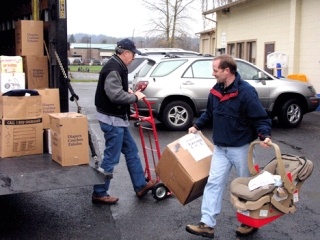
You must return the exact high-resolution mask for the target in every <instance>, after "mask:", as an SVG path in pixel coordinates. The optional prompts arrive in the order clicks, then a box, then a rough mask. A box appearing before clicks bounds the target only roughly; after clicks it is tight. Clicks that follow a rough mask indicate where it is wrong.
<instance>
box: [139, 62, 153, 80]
mask: <svg viewBox="0 0 320 240" xmlns="http://www.w3.org/2000/svg"><path fill="white" fill-rule="evenodd" d="M154 64H155V62H154V61H148V62H147V63H146V64H144V65H143V67H142V68H141V69H140V71H139V72H138V73H137V77H145V76H146V75H147V74H148V72H149V71H150V69H151V68H152V67H153V66H154Z"/></svg>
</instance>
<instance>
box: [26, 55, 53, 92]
mask: <svg viewBox="0 0 320 240" xmlns="http://www.w3.org/2000/svg"><path fill="white" fill-rule="evenodd" d="M23 71H24V72H25V74H26V88H27V89H35V88H48V87H49V72H48V58H47V57H46V56H31V55H29V56H24V57H23Z"/></svg>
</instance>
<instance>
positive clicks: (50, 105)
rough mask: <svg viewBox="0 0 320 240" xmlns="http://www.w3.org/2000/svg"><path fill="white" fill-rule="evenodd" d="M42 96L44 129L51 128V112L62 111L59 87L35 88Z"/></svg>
mask: <svg viewBox="0 0 320 240" xmlns="http://www.w3.org/2000/svg"><path fill="white" fill-rule="evenodd" d="M35 90H37V91H38V93H39V94H40V95H41V96H42V113H43V116H42V119H43V120H42V122H43V129H49V128H50V119H49V114H50V113H59V112H60V98H59V89H58V88H45V89H35Z"/></svg>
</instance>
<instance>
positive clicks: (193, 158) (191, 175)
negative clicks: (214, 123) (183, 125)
mask: <svg viewBox="0 0 320 240" xmlns="http://www.w3.org/2000/svg"><path fill="white" fill-rule="evenodd" d="M212 151H213V144H212V143H211V142H210V141H209V140H208V139H207V138H206V137H204V136H203V135H202V133H201V132H198V133H197V134H192V133H191V134H187V135H185V136H183V137H182V138H180V139H178V140H176V141H174V142H172V143H170V144H168V145H167V147H166V148H165V150H164V151H163V153H162V155H161V158H160V160H159V163H158V165H157V167H156V173H157V175H158V176H159V177H160V179H161V180H162V182H163V183H164V184H165V185H166V187H168V188H169V190H170V191H171V192H172V193H173V194H174V195H175V197H176V198H177V199H178V200H179V202H180V203H181V204H182V205H185V204H187V203H189V202H191V201H192V200H194V199H196V198H198V197H200V196H202V194H203V189H204V187H205V185H206V183H207V179H208V176H209V169H210V163H211V158H212Z"/></svg>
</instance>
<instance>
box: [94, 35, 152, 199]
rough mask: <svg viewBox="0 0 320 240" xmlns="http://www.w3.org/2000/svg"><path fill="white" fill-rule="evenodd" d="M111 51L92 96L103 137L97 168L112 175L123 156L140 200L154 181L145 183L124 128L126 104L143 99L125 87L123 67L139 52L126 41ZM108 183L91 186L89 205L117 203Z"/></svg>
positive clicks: (137, 159) (131, 43)
mask: <svg viewBox="0 0 320 240" xmlns="http://www.w3.org/2000/svg"><path fill="white" fill-rule="evenodd" d="M115 51H116V54H114V55H113V56H112V57H111V58H110V60H109V61H108V62H107V63H106V64H105V65H104V66H103V68H102V70H101V72H100V75H99V81H98V85H97V89H96V94H95V105H96V109H97V119H98V120H99V123H100V128H101V130H102V131H103V133H104V138H105V149H104V157H103V160H102V163H101V165H100V167H101V168H102V169H103V170H104V172H105V173H108V174H112V173H113V170H114V167H115V166H116V165H117V164H118V163H119V160H120V154H121V153H123V154H124V156H125V160H126V164H127V169H128V172H129V175H130V178H131V182H132V185H133V190H134V191H135V193H136V196H137V197H138V198H142V197H143V196H145V195H146V194H147V192H148V191H149V190H151V189H152V187H153V186H154V185H155V184H156V180H152V181H149V182H146V178H145V174H144V170H143V167H142V164H141V160H140V157H139V155H138V148H137V145H136V143H135V141H134V139H133V138H132V136H131V134H130V131H129V129H128V126H129V116H130V104H132V103H134V102H137V101H138V100H140V99H142V98H144V97H145V95H144V94H143V93H141V92H140V91H137V92H135V93H134V92H133V91H132V90H131V89H129V86H128V69H127V66H128V65H129V64H130V63H131V62H132V60H133V59H134V57H135V54H140V51H139V50H137V48H136V46H135V44H134V42H133V41H131V40H130V39H128V38H125V39H122V40H121V41H119V42H118V43H117V47H116V49H115ZM110 181H111V179H110V178H106V180H105V183H103V184H97V185H94V187H93V194H92V202H93V203H105V204H115V203H116V202H118V200H119V198H117V197H113V196H110V195H109V194H108V190H109V185H110Z"/></svg>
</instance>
